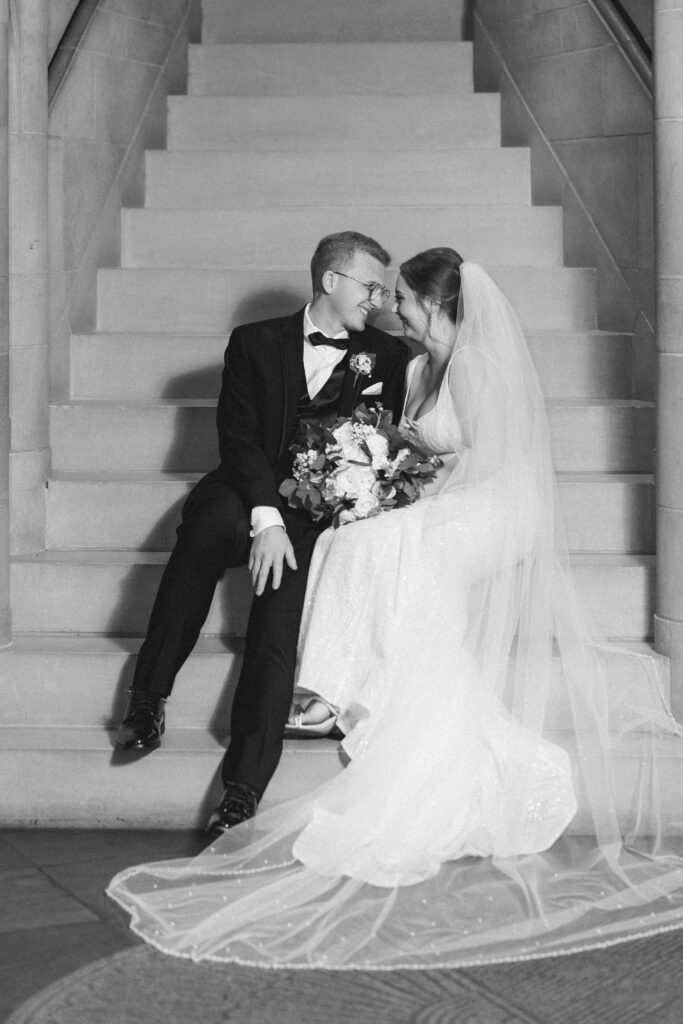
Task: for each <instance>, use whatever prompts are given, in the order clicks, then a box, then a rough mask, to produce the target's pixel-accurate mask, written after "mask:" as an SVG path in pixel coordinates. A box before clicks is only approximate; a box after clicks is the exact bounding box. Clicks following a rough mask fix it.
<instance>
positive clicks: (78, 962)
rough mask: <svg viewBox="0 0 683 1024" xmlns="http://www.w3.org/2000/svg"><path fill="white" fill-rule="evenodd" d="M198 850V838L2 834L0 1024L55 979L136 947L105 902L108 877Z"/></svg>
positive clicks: (99, 833) (130, 833) (186, 834)
mask: <svg viewBox="0 0 683 1024" xmlns="http://www.w3.org/2000/svg"><path fill="white" fill-rule="evenodd" d="M202 845H205V841H203V838H202V836H201V835H200V834H197V833H196V832H148V831H147V832H138V831H109V830H106V831H94V830H93V831H90V830H81V829H73V830H71V829H69V830H66V829H64V830H62V829H4V830H2V831H0V1021H4V1020H6V1019H7V1017H8V1015H9V1014H10V1013H11V1011H12V1010H13V1009H15V1008H16V1007H17V1006H18V1005H19V1004H20V1003H21V1002H23V1000H25V999H27V998H28V997H29V996H31V995H33V994H35V993H36V992H38V991H39V990H40V989H41V988H44V987H45V986H46V985H49V984H50V983H51V982H53V981H55V980H56V979H57V978H60V977H62V976H63V975H65V974H69V973H70V972H71V971H74V970H76V969H77V968H79V967H82V966H84V965H85V964H88V963H90V962H91V961H93V960H97V959H99V958H100V957H103V956H107V955H109V954H111V953H115V952H117V951H118V950H120V949H124V948H125V947H126V946H129V945H132V944H133V943H135V942H137V941H138V940H137V939H136V938H135V936H134V935H133V934H132V933H131V932H130V931H129V930H128V927H127V922H126V920H125V919H124V916H123V915H122V913H121V912H120V911H119V910H118V909H117V908H116V907H115V906H114V904H113V903H112V902H111V901H110V900H109V899H108V898H107V897H106V896H105V895H104V888H105V886H106V884H107V882H108V881H109V879H110V878H111V877H112V875H114V874H115V873H116V872H117V871H119V870H121V869H122V868H124V867H126V866H127V865H129V864H134V863H136V862H139V861H146V860H163V859H164V858H166V857H182V856H188V855H191V854H193V853H196V852H198V851H199V849H201V847H202Z"/></svg>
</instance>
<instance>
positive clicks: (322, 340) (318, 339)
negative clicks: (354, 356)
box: [308, 331, 351, 349]
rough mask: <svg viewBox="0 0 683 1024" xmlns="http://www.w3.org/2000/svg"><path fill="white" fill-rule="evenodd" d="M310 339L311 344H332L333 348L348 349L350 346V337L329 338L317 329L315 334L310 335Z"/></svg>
mask: <svg viewBox="0 0 683 1024" xmlns="http://www.w3.org/2000/svg"><path fill="white" fill-rule="evenodd" d="M308 340H309V341H310V343H311V345H330V346H331V347H332V348H341V349H347V348H348V347H349V341H350V340H351V339H350V338H327V337H325V335H324V334H321V332H320V331H315V333H314V334H309V335H308Z"/></svg>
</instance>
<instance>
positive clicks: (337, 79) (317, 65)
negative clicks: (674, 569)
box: [0, 0, 654, 827]
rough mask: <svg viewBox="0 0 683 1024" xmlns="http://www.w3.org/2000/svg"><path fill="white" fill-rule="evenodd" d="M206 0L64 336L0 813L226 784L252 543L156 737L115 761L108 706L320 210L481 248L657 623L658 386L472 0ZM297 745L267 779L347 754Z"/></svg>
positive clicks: (279, 782)
mask: <svg viewBox="0 0 683 1024" xmlns="http://www.w3.org/2000/svg"><path fill="white" fill-rule="evenodd" d="M203 10H204V21H203V36H202V39H203V41H202V44H201V45H196V46H192V47H191V48H190V55H189V67H190V74H189V90H188V93H189V94H188V95H187V96H171V97H169V100H168V140H167V150H165V151H153V152H148V153H147V154H146V198H145V207H144V208H143V209H129V210H123V211H122V223H121V267H120V268H117V269H103V270H101V271H100V272H99V276H98V285H97V287H98V294H97V329H96V331H95V332H94V333H92V334H89V335H76V336H74V337H73V338H72V347H71V385H72V387H71V397H70V398H69V400H68V401H65V402H60V403H56V404H54V405H53V406H52V407H51V409H50V438H51V446H52V454H53V464H52V476H51V478H50V481H49V486H48V489H47V495H46V500H47V547H46V550H45V551H44V552H42V553H40V554H39V555H35V556H25V557H18V558H16V559H15V560H14V562H13V566H12V593H13V598H12V609H13V623H14V630H15V643H14V645H13V647H12V648H11V649H10V650H9V651H7V652H5V653H3V655H2V657H0V684H1V685H2V693H3V696H4V699H3V701H2V705H1V707H0V764H1V765H2V771H3V778H4V779H5V811H4V821H5V822H7V823H23V824H33V823H40V824H41V825H50V824H54V825H64V824H66V825H79V824H90V825H95V826H96V825H102V826H121V825H152V826H157V827H163V826H166V827H170V826H179V825H188V824H191V823H193V822H199V821H201V820H202V819H203V816H204V814H205V812H206V810H207V808H208V807H209V806H211V805H212V803H213V801H214V799H215V798H216V796H217V792H218V791H217V789H216V778H215V770H216V769H217V766H218V762H219V758H220V750H221V745H222V743H223V742H224V741H225V734H226V731H227V723H228V711H229V703H230V695H231V692H232V688H233V686H234V683H235V680H236V673H237V671H238V667H239V658H240V647H241V639H240V638H241V637H242V636H243V633H244V628H245V623H246V618H247V614H248V606H249V597H250V590H249V585H248V581H247V578H246V573H245V572H244V571H241V570H240V571H232V572H229V573H227V574H226V578H225V580H224V581H223V583H222V584H221V585H220V587H219V589H218V592H217V594H216V598H215V601H214V603H213V606H212V609H211V613H210V615H209V618H208V621H207V623H206V627H205V631H204V635H203V637H202V639H201V641H200V643H199V645H198V648H197V650H196V652H195V654H194V655H193V656H192V658H191V659H190V660H189V662H188V664H187V665H186V667H185V668H184V669H183V671H182V673H181V675H180V677H179V679H178V682H177V685H176V689H175V690H174V694H173V699H172V701H171V702H170V703H169V707H168V732H167V735H166V739H165V743H164V745H163V747H162V748H161V750H159V751H158V752H156V753H155V754H154V755H153V756H151V757H146V758H142V759H141V760H138V761H135V762H133V763H128V762H127V761H125V760H123V761H119V760H118V759H117V756H116V755H115V754H114V753H113V751H112V746H111V732H108V731H107V727H109V728H111V726H112V724H113V723H115V722H116V721H117V720H118V717H119V715H120V712H121V709H122V707H123V704H124V702H125V693H124V691H125V689H126V687H127V686H128V685H129V681H130V678H131V672H132V662H133V658H132V655H134V653H135V652H136V651H137V649H138V647H139V644H140V637H141V635H142V634H143V632H144V628H145V625H146V621H147V617H148V614H149V610H150V607H151V603H152V600H153V597H154V594H155V592H156V587H157V584H158V581H159V578H160V575H161V571H162V567H163V564H164V562H165V559H166V557H167V552H168V550H169V549H170V546H171V545H172V543H173V537H174V528H175V525H176V523H177V520H178V510H179V506H180V504H181V502H182V500H183V497H184V495H185V494H186V493H187V491H188V489H189V488H190V486H191V485H192V483H193V482H194V481H195V480H196V479H197V478H198V476H199V474H200V473H201V472H202V471H204V470H206V469H209V468H211V467H212V466H213V465H215V463H216V461H217V443H216V434H215V427H214V407H215V402H216V398H217V393H218V388H219V377H220V364H221V360H222V354H223V350H224V347H225V343H226V338H227V335H228V334H229V332H230V330H231V329H232V327H233V326H234V325H236V324H238V323H242V322H245V321H248V320H252V319H257V318H263V317H267V316H271V315H281V314H283V313H285V312H288V311H290V310H295V309H297V308H298V307H299V306H300V305H302V304H303V303H304V301H306V299H307V297H308V292H309V277H308V269H307V267H308V262H309V260H310V255H311V253H312V251H313V248H314V247H315V244H316V242H317V240H318V238H319V237H320V236H322V235H323V234H326V233H328V232H330V231H335V230H341V229H346V228H353V229H356V230H360V231H363V232H365V233H368V234H371V235H375V236H376V237H378V239H379V240H380V241H381V242H382V243H383V244H384V245H385V246H386V247H387V248H388V249H389V250H390V251H391V252H392V253H393V254H395V257H396V259H397V261H398V260H400V259H401V258H403V257H405V256H408V255H410V254H412V253H414V252H416V251H417V250H418V249H420V248H423V247H427V246H430V245H437V244H451V245H453V246H454V247H455V248H457V249H459V250H460V251H461V252H462V253H463V254H465V255H466V256H467V257H468V258H470V259H474V260H478V261H480V262H482V263H484V264H485V265H486V266H487V267H488V268H489V269H490V271H491V273H492V274H493V276H494V277H495V279H496V280H497V281H498V283H499V284H500V285H501V287H502V288H503V290H504V291H505V292H506V294H507V295H508V296H509V298H510V300H511V301H512V302H513V304H514V305H515V307H516V309H517V310H518V313H519V315H520V318H521V320H522V322H523V324H524V326H525V328H526V330H527V332H528V337H529V342H530V345H531V349H532V354H533V357H534V360H535V362H536V365H537V368H538V371H539V374H540V377H541V380H542V383H543V385H544V388H545V391H546V394H547V396H548V411H549V414H550V421H551V427H552V437H553V450H554V457H555V463H556V468H557V471H558V483H559V492H560V497H561V502H562V505H563V509H564V513H565V517H566V521H567V528H568V535H569V543H570V547H571V549H572V551H573V552H574V563H575V566H576V573H577V579H578V584H579V587H580V591H581V595H582V600H583V601H584V603H585V605H586V606H587V607H588V608H589V610H590V612H591V613H592V614H593V615H594V617H595V619H596V620H597V621H598V622H599V623H600V625H601V627H602V629H604V631H605V632H606V633H607V634H608V635H609V636H611V637H613V638H615V639H617V640H619V641H621V642H628V643H631V644H638V645H641V644H646V643H647V641H648V639H649V637H650V633H651V621H652V593H653V572H654V560H653V555H652V552H653V543H654V527H653V482H652V477H651V469H652V448H653V430H654V417H653V408H652V406H651V405H649V404H648V403H643V402H638V401H635V400H634V399H633V397H632V396H633V376H632V364H631V338H630V337H629V336H627V335H624V334H617V333H613V332H611V331H608V330H601V329H600V325H599V324H598V323H597V317H596V275H595V272H594V271H593V270H591V269H581V268H579V269H577V268H566V267H564V266H563V263H562V214H561V210H560V209H558V208H552V207H538V208H534V207H532V206H531V204H530V169H529V154H528V152H527V151H526V150H523V149H514V148H509V149H503V148H502V147H501V144H500V138H501V136H500V103H499V97H498V96H497V95H492V94H475V93H474V91H473V87H472V46H471V44H470V43H469V42H465V41H462V39H461V37H460V36H461V33H460V24H461V20H462V18H461V14H458V7H457V4H455V3H453V2H452V0H423V2H422V3H421V4H419V5H416V4H415V3H414V2H409V0H393V2H391V3H390V2H389V0H375V2H374V3H373V4H371V5H370V4H367V3H366V2H365V0H345V3H344V5H339V4H334V3H333V2H330V0H319V2H317V3H316V2H314V0H292V2H291V3H288V5H287V15H288V16H287V17H286V18H281V19H278V23H277V24H276V25H273V21H274V16H273V10H274V8H273V5H272V2H271V0H252V2H251V3H249V4H248V5H244V4H240V3H239V2H238V0H233V2H229V0H228V2H226V0H204V4H203ZM367 39H372V40H373V41H372V42H367V41H366V40H367ZM378 322H379V324H380V325H381V326H383V327H386V328H387V329H389V330H395V329H396V328H397V326H398V325H397V323H396V322H395V321H394V320H393V318H392V317H391V315H390V314H389V313H388V311H387V310H385V311H383V313H382V314H381V315H380V317H379V320H378ZM621 684H623V685H627V682H624V681H615V685H621ZM286 746H287V749H286V751H285V754H284V757H283V761H282V764H281V767H280V769H279V770H278V773H277V775H276V777H275V779H274V781H273V783H272V785H271V788H270V789H269V791H268V796H267V799H268V801H269V802H273V801H275V800H280V799H283V798H284V797H287V796H290V795H295V794H297V793H299V792H301V791H302V790H303V789H304V788H306V787H310V786H311V785H312V784H313V782H314V781H319V780H321V779H322V778H324V777H325V776H327V775H331V774H333V773H334V772H335V771H337V770H338V767H339V759H338V754H337V752H336V750H335V745H334V744H333V743H330V742H329V741H322V742H317V743H301V742H299V743H288V744H287V745H286Z"/></svg>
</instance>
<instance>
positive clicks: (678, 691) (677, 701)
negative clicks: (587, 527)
mask: <svg viewBox="0 0 683 1024" xmlns="http://www.w3.org/2000/svg"><path fill="white" fill-rule="evenodd" d="M654 6H655V9H654V20H655V40H654V53H655V62H654V63H655V125H654V131H655V231H656V242H655V245H656V252H655V266H656V287H657V353H658V355H657V359H658V397H657V431H658V432H657V469H656V473H657V599H656V617H655V644H656V647H657V650H658V651H659V652H660V653H662V654H666V655H668V656H669V657H670V659H671V703H672V709H673V712H674V714H675V715H676V716H677V717H678V718H679V720H680V719H683V81H682V79H681V71H680V69H681V54H682V53H683V0H655V5H654Z"/></svg>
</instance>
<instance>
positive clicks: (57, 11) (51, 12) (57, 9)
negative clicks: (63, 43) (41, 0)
mask: <svg viewBox="0 0 683 1024" xmlns="http://www.w3.org/2000/svg"><path fill="white" fill-rule="evenodd" d="M77 7H78V0H50V2H49V4H48V10H47V26H48V28H47V56H48V60H50V59H51V58H52V56H53V54H54V52H55V50H56V49H57V47H58V45H59V40H60V39H61V38H62V36H63V35H64V29H65V28H66V26H67V25H68V24H69V21H70V20H71V15H72V14H73V12H74V11H75V10H76V8H77Z"/></svg>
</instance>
